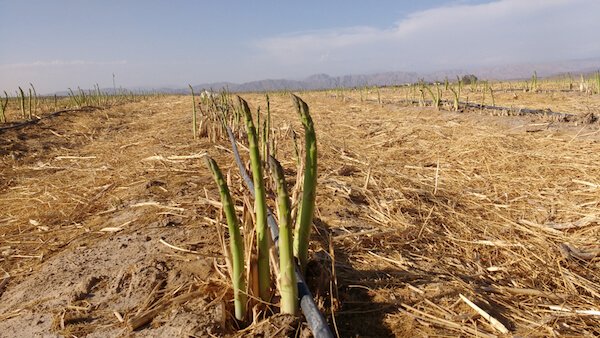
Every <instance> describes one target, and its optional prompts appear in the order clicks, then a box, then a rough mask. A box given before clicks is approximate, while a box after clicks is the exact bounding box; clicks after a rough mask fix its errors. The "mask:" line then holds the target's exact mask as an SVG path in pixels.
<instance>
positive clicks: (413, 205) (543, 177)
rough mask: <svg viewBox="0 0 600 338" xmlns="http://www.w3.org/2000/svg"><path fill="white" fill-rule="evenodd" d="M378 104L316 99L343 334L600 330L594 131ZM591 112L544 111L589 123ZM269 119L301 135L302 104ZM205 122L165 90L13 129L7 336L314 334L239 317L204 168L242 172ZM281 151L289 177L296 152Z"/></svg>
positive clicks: (1, 235) (572, 102)
mask: <svg viewBox="0 0 600 338" xmlns="http://www.w3.org/2000/svg"><path fill="white" fill-rule="evenodd" d="M542 94H543V93H527V94H525V93H523V94H519V96H520V98H519V100H521V101H525V100H530V101H535V98H538V100H543V98H544V96H542ZM380 95H381V97H382V98H383V101H382V103H381V104H380V103H379V102H377V100H375V99H374V96H373V95H372V97H371V98H370V99H369V98H368V97H366V98H365V99H364V100H363V99H362V93H361V94H360V97H359V95H358V93H356V92H348V93H345V94H344V97H343V98H341V97H339V95H337V94H334V95H331V93H328V92H313V93H304V94H303V95H302V97H303V98H304V99H305V101H306V102H307V103H308V104H309V105H310V107H311V112H312V114H313V119H314V120H315V126H316V128H317V137H318V142H319V146H320V158H319V168H320V174H319V190H318V196H317V208H318V210H317V211H316V219H315V227H316V232H315V235H314V237H313V242H312V245H311V251H312V261H311V264H310V265H309V276H310V277H309V282H310V284H311V287H312V290H313V293H315V294H316V296H317V297H318V301H319V304H320V306H321V307H322V309H323V311H324V312H325V313H326V315H327V316H328V318H329V319H330V322H331V325H332V327H335V330H336V331H338V332H339V334H340V335H341V336H344V337H345V336H355V335H358V336H377V337H382V336H426V335H451V336H459V335H461V336H473V337H475V336H477V337H481V336H484V337H493V336H499V335H506V334H508V335H515V336H528V337H537V336H539V337H546V336H590V337H592V336H597V335H600V329H599V328H600V316H599V313H598V311H600V308H599V304H600V301H599V300H600V245H599V243H598V238H600V221H599V219H600V179H599V178H600V167H599V166H598V163H600V143H598V141H599V138H598V135H599V133H598V125H597V124H596V123H591V124H590V123H588V124H585V123H583V124H582V123H581V121H574V122H569V123H565V122H560V123H559V122H555V121H547V120H545V119H544V117H534V116H531V117H530V116H518V117H495V116H489V115H487V114H484V113H482V112H470V113H469V112H465V113H450V112H445V111H442V112H438V111H435V110H433V109H432V108H418V107H403V106H401V105H399V104H398V103H395V102H394V99H395V98H396V96H395V95H396V93H395V92H394V91H393V90H391V89H390V90H383V91H382V92H381V93H380ZM553 95H556V96H557V95H559V94H553ZM560 95H566V96H568V94H560ZM247 98H248V99H249V101H250V102H251V103H252V104H253V105H254V107H257V106H259V105H263V104H264V98H263V97H262V96H261V95H247ZM510 100H514V99H513V96H512V94H510V93H507V94H506V95H505V97H504V96H503V95H502V93H498V94H497V98H496V101H497V102H499V103H502V102H504V103H506V104H507V105H508V102H509V101H510ZM585 100H587V101H589V102H591V103H590V104H589V107H592V108H590V109H592V110H593V109H595V108H594V107H597V106H598V102H597V101H593V100H592V99H590V98H587V97H586V98H585ZM596 100H597V99H596ZM582 101H583V100H580V101H577V100H576V99H574V98H572V97H569V99H564V100H555V99H554V98H553V97H551V99H548V100H547V101H545V102H546V103H541V102H537V103H536V105H538V106H541V105H550V106H552V107H553V108H554V110H559V111H568V112H582V113H588V109H583V108H582V107H581V106H579V105H581V104H582ZM555 103H556V105H557V106H556V107H555V106H553V105H554V104H555ZM271 109H272V112H273V119H274V121H275V123H274V125H276V126H278V127H279V128H280V130H279V133H278V134H277V135H279V137H281V138H284V137H289V136H290V133H289V132H288V130H289V128H293V129H295V130H297V131H298V130H300V128H299V126H298V125H296V123H297V122H295V116H294V115H293V111H294V110H293V107H292V105H291V101H290V99H289V97H287V96H285V95H283V94H282V95H277V94H274V95H272V96H271ZM594 112H595V111H594ZM190 121H191V116H190V114H189V102H188V98H187V97H162V98H156V99H151V100H148V101H145V102H140V103H130V104H126V105H122V106H118V107H113V108H111V109H108V110H103V111H99V112H93V113H92V112H76V113H73V114H65V115H61V116H59V117H56V118H53V119H48V120H42V121H40V122H39V123H38V124H37V125H35V126H30V127H26V128H20V129H14V130H8V131H4V132H2V134H0V156H1V157H0V177H1V180H0V192H1V193H0V210H2V213H1V214H0V215H1V216H0V249H1V253H2V256H0V267H1V268H2V270H3V272H2V273H3V274H4V275H5V276H6V278H4V279H2V282H1V283H0V290H2V291H0V292H1V296H0V300H1V302H0V318H1V320H0V332H2V333H1V334H0V335H2V334H4V335H7V336H18V335H20V336H27V335H29V336H33V335H35V334H57V335H59V334H60V335H74V336H86V335H87V336H90V337H94V336H97V337H104V336H119V335H122V334H126V333H128V332H130V330H131V329H132V328H135V329H136V330H135V331H133V333H132V334H133V335H134V336H144V337H145V336H155V337H159V336H181V335H191V336H207V335H216V336H222V335H248V336H251V335H255V334H264V335H267V336H278V335H279V336H285V335H295V334H298V332H300V331H302V326H300V327H299V328H298V325H297V323H296V322H295V321H293V320H292V319H290V318H285V317H283V318H282V317H279V316H274V317H270V318H269V319H268V320H263V321H257V322H256V323H254V324H253V325H251V326H250V327H249V328H247V329H245V330H242V331H236V329H237V328H235V327H233V326H232V324H231V323H232V321H231V309H232V307H231V304H230V299H231V290H230V289H229V286H228V283H227V280H226V279H225V277H224V275H225V274H226V273H224V271H226V268H225V267H224V261H223V257H222V254H221V252H222V251H221V249H222V248H221V243H220V240H219V236H218V232H217V231H216V229H217V225H216V224H217V223H218V222H220V218H219V217H218V212H219V207H218V202H216V201H217V200H218V196H217V192H216V189H215V188H214V187H213V184H212V182H211V178H210V174H209V173H208V172H207V171H206V170H205V169H204V166H203V165H202V164H201V163H200V160H199V157H200V156H201V155H202V154H203V153H204V152H209V153H210V154H211V156H214V157H217V158H218V159H219V162H220V163H222V164H223V165H224V166H225V167H228V168H231V169H232V172H235V169H234V168H235V167H234V163H233V159H232V157H231V155H230V154H229V153H228V152H227V151H226V150H224V149H227V142H226V141H223V142H222V143H217V144H214V143H211V142H208V141H207V140H206V139H203V138H200V139H197V140H192V139H191V132H190V131H188V129H189V128H188V126H189V125H190ZM532 130H536V132H531V131H532ZM279 144H280V149H279V155H278V156H279V157H280V158H281V159H284V160H283V161H282V164H283V165H284V166H287V167H288V170H290V168H292V167H293V166H294V162H293V161H294V160H293V148H292V147H291V146H290V144H291V142H287V141H286V140H283V141H282V142H279ZM244 155H245V154H244ZM285 159H287V160H285ZM294 177H295V173H294V172H293V170H290V173H289V178H290V180H293V178H294ZM232 178H233V180H234V184H233V185H234V188H235V189H237V190H238V191H242V190H243V188H242V183H241V180H239V178H238V177H237V176H236V175H233V176H232ZM238 202H239V205H240V206H242V205H243V201H238ZM8 276H10V277H8ZM0 278H1V277H0ZM365 318H369V320H365ZM505 330H506V331H508V333H506V332H505ZM236 332H237V333H236Z"/></svg>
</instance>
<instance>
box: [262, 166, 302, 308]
mask: <svg viewBox="0 0 600 338" xmlns="http://www.w3.org/2000/svg"><path fill="white" fill-rule="evenodd" d="M269 162H270V165H271V170H272V172H273V178H274V180H275V185H276V187H277V211H278V214H279V288H280V290H279V292H280V294H281V312H282V313H289V314H293V315H295V314H296V312H297V310H298V287H297V285H296V274H295V272H294V254H293V248H292V216H291V206H290V198H289V195H288V188H287V184H286V183H285V176H284V174H283V168H282V167H281V164H280V163H279V162H278V161H277V160H276V159H275V158H274V157H273V156H270V157H269Z"/></svg>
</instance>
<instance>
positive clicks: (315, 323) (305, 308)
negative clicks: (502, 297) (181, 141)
mask: <svg viewBox="0 0 600 338" xmlns="http://www.w3.org/2000/svg"><path fill="white" fill-rule="evenodd" d="M225 128H226V129H227V135H228V136H229V141H231V148H232V149H233V156H234V157H235V162H236V163H237V165H238V168H239V169H240V174H241V175H242V178H243V179H244V182H245V183H246V187H247V188H248V190H250V193H251V194H252V196H253V197H254V183H253V182H252V179H250V176H249V175H248V172H247V171H246V168H245V167H244V163H243V162H242V159H241V157H240V152H239V150H238V147H237V143H236V140H235V136H233V133H232V132H231V128H229V126H225ZM267 223H268V224H269V228H270V230H271V236H272V238H273V243H275V248H276V252H277V254H279V227H278V226H277V221H276V220H275V217H273V213H272V212H271V210H267ZM294 265H295V271H296V280H297V284H298V298H299V299H300V309H302V313H303V314H304V317H305V318H306V322H307V323H308V327H309V328H310V330H311V331H312V334H313V336H314V337H315V338H333V333H332V332H331V329H330V328H329V326H328V325H327V322H326V321H325V317H323V314H321V312H320V311H319V308H318V307H317V304H315V301H314V299H313V296H312V294H311V293H310V290H309V289H308V285H306V281H305V280H304V276H303V275H302V272H301V270H300V267H299V266H298V264H297V263H296V264H294Z"/></svg>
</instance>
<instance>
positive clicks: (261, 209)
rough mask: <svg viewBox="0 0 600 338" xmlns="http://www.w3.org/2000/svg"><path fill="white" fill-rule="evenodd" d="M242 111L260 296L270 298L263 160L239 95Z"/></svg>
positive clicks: (250, 114)
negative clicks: (252, 207)
mask: <svg viewBox="0 0 600 338" xmlns="http://www.w3.org/2000/svg"><path fill="white" fill-rule="evenodd" d="M238 99H239V102H240V106H241V109H242V112H243V113H244V116H245V118H246V131H247V133H248V149H249V150H250V163H251V166H252V176H253V180H254V192H255V199H254V212H255V213H256V239H257V240H256V241H257V245H258V250H257V251H258V287H259V297H260V299H262V300H268V299H269V295H270V286H271V270H270V267H269V233H268V231H267V202H266V194H265V184H264V180H263V170H262V162H261V159H260V153H259V152H260V151H259V140H258V137H257V134H256V128H255V127H254V122H253V121H252V113H251V112H250V107H248V102H246V101H245V100H244V99H242V98H241V97H238Z"/></svg>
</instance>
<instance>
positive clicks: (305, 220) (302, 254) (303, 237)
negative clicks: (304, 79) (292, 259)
mask: <svg viewBox="0 0 600 338" xmlns="http://www.w3.org/2000/svg"><path fill="white" fill-rule="evenodd" d="M292 98H293V99H294V103H295V106H296V111H297V112H298V114H299V115H300V120H301V121H302V126H303V127H304V149H305V151H304V181H303V184H302V201H301V204H300V206H299V209H298V217H297V218H296V229H295V233H294V255H295V256H296V258H297V259H298V263H299V264H300V268H301V269H302V271H305V270H306V263H307V261H308V243H309V239H310V229H311V227H312V221H313V214H314V210H315V199H316V187H317V136H316V134H315V127H314V125H313V121H312V118H311V116H310V112H309V110H308V105H307V104H306V103H305V102H304V101H302V99H300V98H299V97H297V96H296V95H292Z"/></svg>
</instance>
